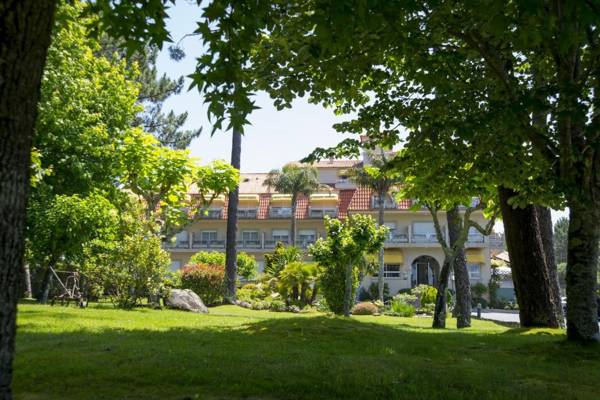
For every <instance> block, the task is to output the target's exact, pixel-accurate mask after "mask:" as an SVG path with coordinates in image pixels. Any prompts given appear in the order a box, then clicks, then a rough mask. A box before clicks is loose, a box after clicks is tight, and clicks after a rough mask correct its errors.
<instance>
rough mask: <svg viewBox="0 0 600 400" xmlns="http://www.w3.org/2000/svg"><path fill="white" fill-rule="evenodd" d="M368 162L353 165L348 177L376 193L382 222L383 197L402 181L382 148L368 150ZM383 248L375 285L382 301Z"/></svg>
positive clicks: (380, 222)
mask: <svg viewBox="0 0 600 400" xmlns="http://www.w3.org/2000/svg"><path fill="white" fill-rule="evenodd" d="M369 159H370V161H369V164H368V165H362V166H357V167H353V168H352V169H350V171H349V176H350V179H351V180H352V181H353V182H354V183H356V185H358V186H364V187H367V188H370V189H371V190H372V191H373V192H375V194H376V195H377V200H378V201H377V206H378V210H379V216H378V220H377V223H378V225H379V226H382V225H383V224H384V211H385V198H386V196H387V195H388V193H389V191H390V189H391V188H392V187H393V186H395V185H398V184H399V183H401V182H402V176H401V175H400V173H399V172H398V170H397V169H394V168H392V167H391V162H390V160H389V159H388V158H387V157H386V155H385V152H384V151H383V149H380V151H379V153H377V152H374V151H372V152H370V154H369ZM383 254H384V249H383V246H382V247H381V249H379V274H378V276H377V287H378V289H379V300H381V301H383V288H384V283H383V273H384V260H383Z"/></svg>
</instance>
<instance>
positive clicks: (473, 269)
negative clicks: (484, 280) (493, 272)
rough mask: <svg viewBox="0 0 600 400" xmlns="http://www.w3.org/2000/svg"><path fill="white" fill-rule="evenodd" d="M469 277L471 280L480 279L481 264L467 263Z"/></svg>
mask: <svg viewBox="0 0 600 400" xmlns="http://www.w3.org/2000/svg"><path fill="white" fill-rule="evenodd" d="M468 269H469V279H470V280H473V281H478V280H480V279H481V265H479V264H469V265H468Z"/></svg>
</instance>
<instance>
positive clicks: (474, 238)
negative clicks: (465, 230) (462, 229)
mask: <svg viewBox="0 0 600 400" xmlns="http://www.w3.org/2000/svg"><path fill="white" fill-rule="evenodd" d="M467 242H468V243H484V242H485V237H484V236H483V235H482V234H470V235H469V237H468V238H467Z"/></svg>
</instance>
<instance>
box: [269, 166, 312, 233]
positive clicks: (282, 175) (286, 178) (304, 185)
mask: <svg viewBox="0 0 600 400" xmlns="http://www.w3.org/2000/svg"><path fill="white" fill-rule="evenodd" d="M265 184H266V185H267V186H268V187H269V188H273V189H275V190H276V191H278V192H280V193H284V194H290V195H292V227H291V232H290V237H291V242H292V245H294V244H295V243H296V207H297V205H298V196H299V195H300V194H303V195H305V196H310V195H311V194H312V193H314V192H315V191H316V190H318V189H319V187H321V183H320V182H319V177H318V174H317V170H316V168H314V167H309V166H299V165H295V164H287V165H284V166H283V168H281V170H278V169H274V170H272V171H271V172H269V174H268V175H267V179H266V180H265Z"/></svg>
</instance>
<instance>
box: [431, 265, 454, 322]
mask: <svg viewBox="0 0 600 400" xmlns="http://www.w3.org/2000/svg"><path fill="white" fill-rule="evenodd" d="M451 269H452V268H451V263H450V260H449V259H448V257H446V258H445V259H444V265H442V269H441V270H440V277H439V279H438V287H437V289H438V292H437V296H436V298H435V311H434V312H433V325H432V327H433V328H441V329H443V328H445V327H446V300H447V299H446V290H447V289H448V278H449V277H450V270H451Z"/></svg>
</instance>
